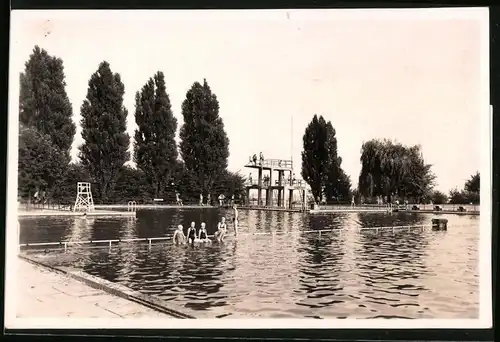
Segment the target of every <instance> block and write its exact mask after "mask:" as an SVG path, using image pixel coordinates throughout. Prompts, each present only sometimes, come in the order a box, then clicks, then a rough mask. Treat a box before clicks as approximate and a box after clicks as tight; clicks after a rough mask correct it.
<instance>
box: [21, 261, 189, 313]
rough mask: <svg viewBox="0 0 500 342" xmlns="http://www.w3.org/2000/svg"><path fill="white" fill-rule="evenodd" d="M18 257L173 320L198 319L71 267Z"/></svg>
mask: <svg viewBox="0 0 500 342" xmlns="http://www.w3.org/2000/svg"><path fill="white" fill-rule="evenodd" d="M18 257H19V258H20V259H22V260H25V261H27V262H29V263H31V264H34V265H36V266H40V267H43V268H45V269H48V270H50V271H52V272H56V273H59V274H63V275H65V276H68V277H70V278H71V279H74V280H77V281H79V282H81V283H84V284H86V285H87V286H89V287H91V288H94V289H98V290H102V291H104V292H106V293H108V294H111V295H113V296H116V297H120V298H122V299H125V300H128V301H130V302H134V303H136V304H140V305H143V306H145V307H147V308H150V309H153V310H155V311H157V312H161V313H163V314H167V315H169V316H172V317H173V318H180V319H194V318H196V317H194V316H192V315H189V314H186V313H184V312H182V311H181V309H180V308H178V307H175V305H172V304H171V303H167V302H165V301H163V300H161V299H159V298H154V297H152V296H148V295H145V294H143V293H140V292H138V291H134V290H132V289H130V288H128V287H125V286H123V285H120V284H116V283H112V282H110V281H107V280H105V279H102V278H98V277H95V276H92V275H90V274H87V273H85V272H83V271H78V270H75V269H72V268H69V267H55V266H51V265H48V264H45V263H43V262H41V261H39V260H36V259H32V258H30V257H28V256H26V255H22V254H19V255H18Z"/></svg>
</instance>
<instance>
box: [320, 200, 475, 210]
mask: <svg viewBox="0 0 500 342" xmlns="http://www.w3.org/2000/svg"><path fill="white" fill-rule="evenodd" d="M415 206H416V207H417V208H419V209H417V210H423V211H430V210H432V211H435V207H440V208H441V210H442V211H455V212H457V211H458V212H465V213H466V212H478V211H479V209H480V205H479V204H477V205H474V204H407V205H405V204H399V206H398V205H396V204H393V205H392V209H396V208H398V209H400V210H413V208H414V207H415ZM349 207H352V208H357V209H359V208H367V209H377V208H379V209H381V210H382V209H386V208H388V207H389V205H388V204H354V205H352V204H350V203H348V202H345V203H338V204H337V203H335V204H334V203H332V204H320V205H319V208H320V209H322V210H329V209H330V210H335V209H346V208H349ZM462 208H463V209H462Z"/></svg>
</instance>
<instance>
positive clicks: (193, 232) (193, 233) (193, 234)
mask: <svg viewBox="0 0 500 342" xmlns="http://www.w3.org/2000/svg"><path fill="white" fill-rule="evenodd" d="M188 239H191V240H192V241H194V239H196V229H194V228H192V229H190V230H189V234H188Z"/></svg>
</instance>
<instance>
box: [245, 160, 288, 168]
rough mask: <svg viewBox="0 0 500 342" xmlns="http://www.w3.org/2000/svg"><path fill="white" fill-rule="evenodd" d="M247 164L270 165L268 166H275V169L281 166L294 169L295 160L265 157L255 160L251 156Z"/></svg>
mask: <svg viewBox="0 0 500 342" xmlns="http://www.w3.org/2000/svg"><path fill="white" fill-rule="evenodd" d="M247 165H252V166H262V167H268V168H273V169H279V168H281V169H292V168H293V162H292V161H291V160H286V159H264V160H259V159H257V160H256V161H254V160H252V159H251V158H250V159H249V161H248V164H247Z"/></svg>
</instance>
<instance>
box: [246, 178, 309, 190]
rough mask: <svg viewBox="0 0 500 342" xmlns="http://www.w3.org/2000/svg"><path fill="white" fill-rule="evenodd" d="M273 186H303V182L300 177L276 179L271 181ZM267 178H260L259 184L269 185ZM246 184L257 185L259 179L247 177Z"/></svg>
mask: <svg viewBox="0 0 500 342" xmlns="http://www.w3.org/2000/svg"><path fill="white" fill-rule="evenodd" d="M273 183H274V184H273V186H297V187H303V186H305V182H304V181H303V180H302V179H295V180H292V181H290V179H282V180H281V182H280V181H279V180H278V179H276V180H275V181H274V182H273ZM269 184H270V183H269V180H268V179H262V184H261V185H260V186H262V187H265V188H267V187H269ZM245 185H246V186H258V185H259V180H258V179H248V180H247V181H246V183H245Z"/></svg>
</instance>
